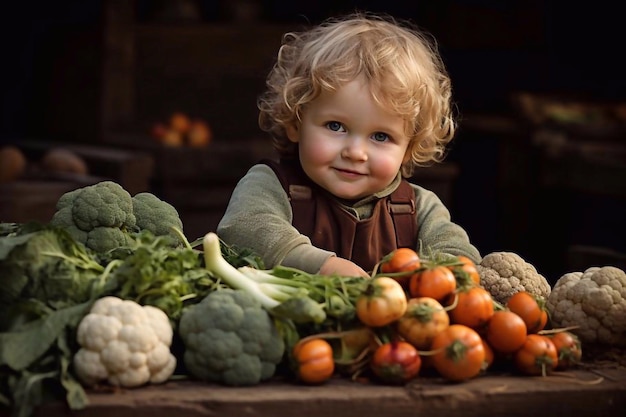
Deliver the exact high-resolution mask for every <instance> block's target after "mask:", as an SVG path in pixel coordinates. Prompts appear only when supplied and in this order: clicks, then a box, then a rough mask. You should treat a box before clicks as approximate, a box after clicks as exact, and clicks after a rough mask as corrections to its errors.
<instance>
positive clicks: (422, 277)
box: [409, 266, 456, 302]
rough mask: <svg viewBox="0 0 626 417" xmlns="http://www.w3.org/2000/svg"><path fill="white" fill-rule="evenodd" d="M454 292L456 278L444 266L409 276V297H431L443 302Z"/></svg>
mask: <svg viewBox="0 0 626 417" xmlns="http://www.w3.org/2000/svg"><path fill="white" fill-rule="evenodd" d="M454 290H456V278H455V277H454V274H453V273H452V271H451V270H450V269H449V268H447V267H445V266H434V267H432V268H428V269H425V270H423V271H421V272H418V273H416V274H415V275H412V276H411V280H410V281H409V294H410V295H411V297H431V298H434V299H435V300H437V301H439V302H443V300H445V299H446V298H447V297H448V296H449V295H450V294H452V293H454Z"/></svg>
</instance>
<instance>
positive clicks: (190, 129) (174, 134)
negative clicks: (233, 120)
mask: <svg viewBox="0 0 626 417" xmlns="http://www.w3.org/2000/svg"><path fill="white" fill-rule="evenodd" d="M150 135H151V136H152V138H153V139H154V140H156V141H157V142H158V143H160V144H161V145H164V146H168V147H181V146H189V147H192V148H205V147H207V146H208V145H209V144H210V143H211V141H212V140H213V131H212V129H211V126H210V125H209V123H208V122H207V121H205V120H203V119H200V118H191V117H190V116H189V115H187V114H186V113H183V112H180V111H176V112H173V113H172V114H171V115H170V116H169V118H168V119H167V120H166V121H158V122H156V123H154V124H153V125H152V126H151V128H150Z"/></svg>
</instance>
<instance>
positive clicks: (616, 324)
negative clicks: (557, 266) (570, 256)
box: [546, 266, 626, 347]
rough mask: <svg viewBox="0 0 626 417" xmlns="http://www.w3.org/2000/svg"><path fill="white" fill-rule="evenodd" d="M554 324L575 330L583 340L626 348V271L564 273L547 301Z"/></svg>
mask: <svg viewBox="0 0 626 417" xmlns="http://www.w3.org/2000/svg"><path fill="white" fill-rule="evenodd" d="M546 306H547V308H548V312H549V313H550V320H551V323H552V325H553V327H569V326H578V328H576V329H574V330H572V332H573V333H575V334H576V335H578V337H579V338H580V340H581V341H582V342H587V343H595V344H602V345H610V346H620V347H626V273H625V272H624V271H623V270H621V269H619V268H616V267H613V266H604V267H592V268H588V269H586V270H585V271H584V272H570V273H567V274H565V275H563V276H562V277H561V278H559V280H558V281H557V282H556V284H555V285H554V288H553V290H552V293H551V294H550V297H548V302H547V304H546Z"/></svg>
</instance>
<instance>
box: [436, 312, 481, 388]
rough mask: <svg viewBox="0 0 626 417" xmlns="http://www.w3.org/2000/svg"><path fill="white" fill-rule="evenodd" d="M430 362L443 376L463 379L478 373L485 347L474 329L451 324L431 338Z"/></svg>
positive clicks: (453, 379)
mask: <svg viewBox="0 0 626 417" xmlns="http://www.w3.org/2000/svg"><path fill="white" fill-rule="evenodd" d="M431 351H432V352H436V353H435V354H434V355H433V356H432V363H433V365H434V367H435V369H436V370H437V372H439V373H440V374H441V376H443V377H444V378H446V379H448V380H451V381H463V380H466V379H469V378H473V377H475V376H476V375H478V374H479V373H480V372H481V370H482V369H483V365H484V362H485V348H484V346H483V342H482V339H481V338H480V335H479V334H478V333H477V332H476V330H474V329H472V328H470V327H467V326H464V325H462V324H452V325H450V326H449V327H448V328H447V329H445V330H444V331H442V332H441V333H439V334H438V335H437V336H435V338H434V339H433V343H432V344H431Z"/></svg>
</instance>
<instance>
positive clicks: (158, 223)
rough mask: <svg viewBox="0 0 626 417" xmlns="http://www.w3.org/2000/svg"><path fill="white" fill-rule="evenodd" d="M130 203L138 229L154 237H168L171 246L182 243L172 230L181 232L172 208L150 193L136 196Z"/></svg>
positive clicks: (177, 216) (178, 221) (176, 215)
mask: <svg viewBox="0 0 626 417" xmlns="http://www.w3.org/2000/svg"><path fill="white" fill-rule="evenodd" d="M132 201H133V214H134V215H135V218H136V219H137V227H139V229H142V230H149V231H151V232H152V233H153V234H154V235H155V236H169V237H170V238H171V239H172V244H173V245H177V244H179V243H182V241H181V239H180V237H179V236H178V235H177V234H176V233H175V232H174V231H173V230H172V228H173V227H176V228H177V229H179V230H181V231H182V230H183V222H182V220H181V219H180V215H179V214H178V211H177V210H176V208H174V206H172V205H171V204H169V203H168V202H166V201H163V200H161V199H160V198H158V197H157V196H155V195H154V194H152V193H139V194H136V195H135V196H134V197H133V198H132Z"/></svg>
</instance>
